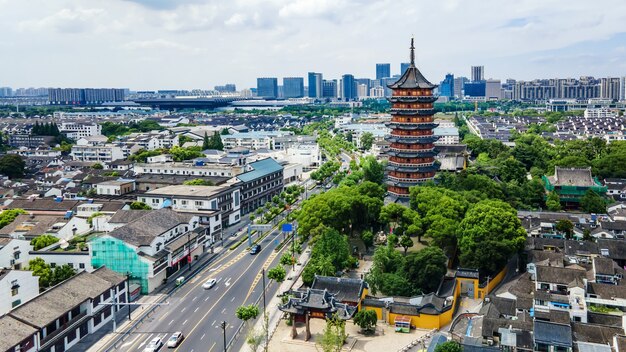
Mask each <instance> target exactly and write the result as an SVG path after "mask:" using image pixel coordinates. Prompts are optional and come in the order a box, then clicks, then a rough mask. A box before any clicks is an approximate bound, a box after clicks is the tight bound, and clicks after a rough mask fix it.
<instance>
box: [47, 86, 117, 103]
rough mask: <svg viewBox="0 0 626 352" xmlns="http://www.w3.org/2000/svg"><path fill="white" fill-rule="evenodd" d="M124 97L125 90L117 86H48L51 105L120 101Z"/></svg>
mask: <svg viewBox="0 0 626 352" xmlns="http://www.w3.org/2000/svg"><path fill="white" fill-rule="evenodd" d="M125 98H126V90H125V89H118V88H50V89H48V101H49V103H50V104H51V105H93V104H102V103H106V102H120V101H124V99H125Z"/></svg>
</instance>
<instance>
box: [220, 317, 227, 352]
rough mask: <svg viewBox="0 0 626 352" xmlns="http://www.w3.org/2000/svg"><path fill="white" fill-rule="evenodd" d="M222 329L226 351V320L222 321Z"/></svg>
mask: <svg viewBox="0 0 626 352" xmlns="http://www.w3.org/2000/svg"><path fill="white" fill-rule="evenodd" d="M221 327H222V331H223V332H224V352H226V321H225V320H224V321H222V324H221Z"/></svg>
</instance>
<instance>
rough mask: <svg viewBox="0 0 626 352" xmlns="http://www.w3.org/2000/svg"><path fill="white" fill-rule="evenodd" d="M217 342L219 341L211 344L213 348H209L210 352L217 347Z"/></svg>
mask: <svg viewBox="0 0 626 352" xmlns="http://www.w3.org/2000/svg"><path fill="white" fill-rule="evenodd" d="M216 343H217V342H213V344H212V345H211V348H209V352H211V351H213V349H214V348H215V344H216Z"/></svg>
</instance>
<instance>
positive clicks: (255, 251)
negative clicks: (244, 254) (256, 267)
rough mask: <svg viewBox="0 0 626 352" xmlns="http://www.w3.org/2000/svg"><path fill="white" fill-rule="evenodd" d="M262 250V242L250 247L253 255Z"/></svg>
mask: <svg viewBox="0 0 626 352" xmlns="http://www.w3.org/2000/svg"><path fill="white" fill-rule="evenodd" d="M260 251H261V245H260V244H255V245H254V246H252V248H250V254H252V255H255V254H257V253H259V252H260Z"/></svg>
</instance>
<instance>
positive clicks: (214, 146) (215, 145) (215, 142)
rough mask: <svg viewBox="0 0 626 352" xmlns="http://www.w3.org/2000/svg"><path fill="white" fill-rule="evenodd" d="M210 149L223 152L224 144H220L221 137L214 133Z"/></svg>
mask: <svg viewBox="0 0 626 352" xmlns="http://www.w3.org/2000/svg"><path fill="white" fill-rule="evenodd" d="M211 148H212V149H217V150H224V143H223V142H222V136H221V135H220V134H219V133H218V132H217V131H215V132H214V133H213V136H212V137H211Z"/></svg>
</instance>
